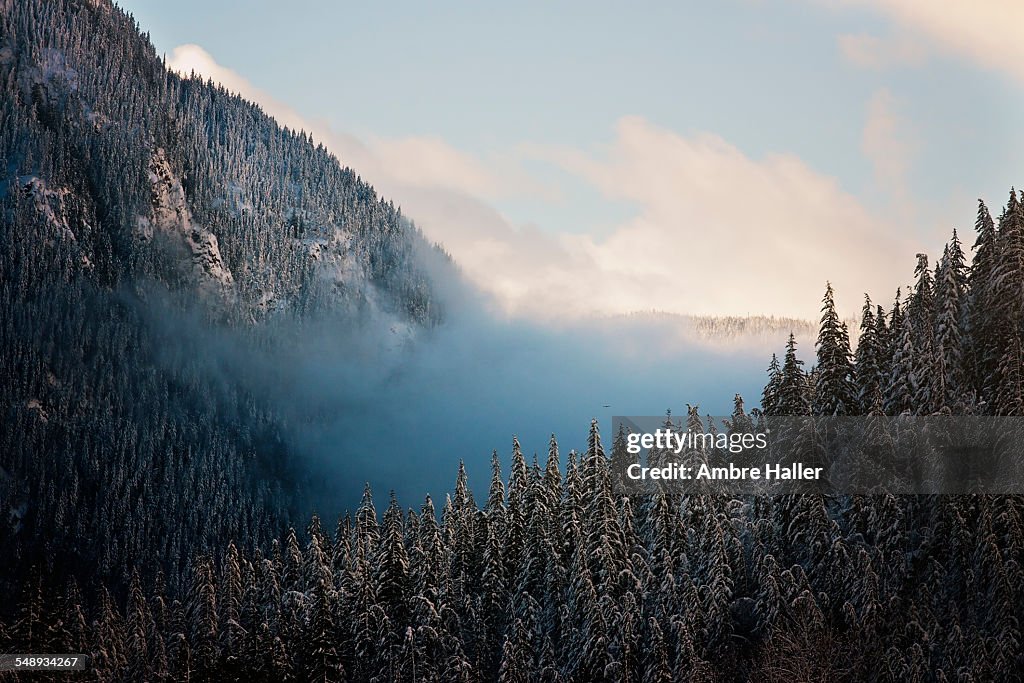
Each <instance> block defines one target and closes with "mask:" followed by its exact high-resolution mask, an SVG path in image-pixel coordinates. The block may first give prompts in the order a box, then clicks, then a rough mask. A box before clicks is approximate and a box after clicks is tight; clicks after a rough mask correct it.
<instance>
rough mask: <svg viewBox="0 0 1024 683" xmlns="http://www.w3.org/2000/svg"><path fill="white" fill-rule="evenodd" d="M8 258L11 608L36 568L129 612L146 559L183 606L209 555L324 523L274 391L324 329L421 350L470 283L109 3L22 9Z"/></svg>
mask: <svg viewBox="0 0 1024 683" xmlns="http://www.w3.org/2000/svg"><path fill="white" fill-rule="evenodd" d="M0 243H2V245H3V247H2V248H0V349H2V353H0V397H2V403H0V544H2V545H3V547H4V548H5V561H4V564H3V571H0V592H3V593H4V594H10V591H12V590H16V588H15V586H16V585H17V584H20V582H21V581H22V580H23V579H24V577H25V576H26V575H27V574H26V573H27V572H29V571H30V570H31V568H32V567H33V566H38V567H40V569H41V570H42V571H44V572H46V573H47V574H52V575H53V576H54V578H56V577H57V576H63V578H70V576H68V575H74V576H75V577H76V578H77V579H78V580H81V581H86V582H88V581H93V580H99V581H101V582H109V585H110V586H111V587H112V588H113V589H114V590H115V591H116V592H117V593H119V594H120V593H123V591H124V590H125V589H126V588H127V585H128V584H127V577H125V576H123V572H124V569H125V567H127V566H131V565H132V564H133V563H134V562H136V561H138V560H139V559H140V558H148V560H149V561H150V564H148V565H147V566H148V567H150V569H145V568H143V569H142V570H141V571H142V572H143V575H144V576H146V577H147V578H148V579H153V578H154V577H155V574H156V571H157V569H160V570H162V571H163V572H164V573H165V576H166V578H167V582H168V584H169V586H171V587H177V586H178V584H179V581H180V580H181V579H182V577H183V576H184V575H185V573H186V571H187V568H188V565H189V563H190V560H189V559H188V558H189V556H190V555H191V554H192V553H194V552H197V551H209V552H212V551H213V550H214V549H220V548H223V547H224V546H225V545H226V543H227V542H228V541H229V540H231V539H242V538H244V539H247V541H248V542H250V543H252V544H264V545H265V544H266V543H269V542H270V540H271V539H272V538H274V537H277V536H278V535H280V534H281V533H282V532H283V531H284V530H285V529H286V528H287V520H288V519H289V518H290V515H292V514H295V513H296V511H299V510H301V511H302V514H303V515H304V516H305V515H308V513H309V509H310V508H309V507H308V505H307V503H306V502H305V501H306V500H307V499H308V498H309V494H310V484H311V482H310V481H308V479H309V478H308V476H307V475H304V474H303V472H302V470H301V468H298V467H295V466H294V458H292V457H290V456H291V455H292V454H291V450H293V449H292V446H291V435H293V434H294V433H295V432H296V431H298V430H301V429H302V427H303V424H302V420H303V419H307V418H305V417H304V416H298V417H297V416H296V415H295V414H292V413H288V412H286V408H287V406H284V407H283V406H282V405H280V404H278V403H275V402H273V401H272V400H270V398H269V397H268V394H269V392H267V391H266V390H265V387H266V386H269V385H278V386H279V385H280V384H281V383H282V382H281V377H280V374H279V373H277V368H278V366H283V365H285V364H286V362H287V361H288V360H290V358H291V357H290V356H288V355H285V354H284V353H283V351H282V350H283V349H289V350H291V349H296V348H297V347H299V345H300V344H301V343H302V341H303V340H304V339H309V338H310V334H309V332H310V327H311V326H313V325H319V326H320V327H322V328H323V327H325V328H326V329H327V330H335V331H337V332H334V334H336V335H337V336H339V337H340V336H341V331H345V330H361V329H369V328H370V327H371V324H376V325H379V326H387V327H389V328H393V329H395V330H398V332H397V333H396V335H395V336H396V337H398V338H399V339H412V338H415V336H416V334H417V333H418V332H417V331H418V330H424V329H428V328H430V327H431V326H433V325H435V324H436V323H437V322H438V321H439V320H440V319H441V310H440V307H439V305H438V303H437V302H438V299H437V297H435V296H434V294H433V290H432V281H431V278H430V277H429V276H428V274H427V268H428V267H431V268H434V269H435V271H437V272H443V270H444V269H445V268H446V267H449V266H450V264H449V262H448V259H447V256H446V255H445V254H444V253H443V252H441V251H440V250H438V249H436V248H434V247H432V246H430V245H428V244H427V243H426V241H425V240H424V238H423V236H422V235H421V234H420V232H419V231H418V229H417V228H416V227H415V226H414V225H412V223H411V222H409V221H408V220H407V219H405V218H404V217H403V216H402V215H401V213H400V212H399V211H398V210H397V209H396V208H395V207H394V206H392V205H391V204H390V203H388V202H385V201H383V200H381V199H379V198H378V197H377V195H376V194H375V193H374V191H373V189H372V188H371V187H369V186H368V185H366V184H365V183H364V182H362V181H361V180H360V179H359V178H358V176H357V175H356V174H355V173H354V172H353V171H352V170H350V169H347V168H344V167H342V166H341V165H340V164H339V163H338V160H337V159H335V158H334V157H332V156H331V155H330V154H329V153H328V152H327V151H326V150H325V149H324V148H323V147H322V146H318V145H315V144H314V143H313V142H312V140H311V138H310V137H309V136H308V135H306V134H305V133H302V132H298V131H290V130H287V129H283V128H281V127H280V126H278V125H277V124H276V122H274V121H273V120H272V119H271V118H269V117H268V116H266V115H265V114H263V113H262V112H261V111H260V109H259V108H258V107H257V106H255V105H253V104H251V103H249V102H246V101H244V100H242V99H240V98H239V97H236V96H234V95H232V94H230V93H228V92H226V91H225V90H223V89H222V88H220V87H218V86H215V85H214V84H212V83H209V82H204V81H202V80H201V79H198V78H194V77H192V78H182V77H179V76H178V75H175V74H174V73H171V72H169V71H168V70H167V69H166V68H165V65H164V64H163V62H162V60H161V59H160V58H159V57H158V56H157V55H156V54H155V52H154V50H153V48H152V46H151V45H150V43H149V42H148V40H146V39H145V37H144V36H141V35H140V34H139V31H138V27H137V26H136V24H135V23H134V21H132V20H131V18H130V17H128V16H126V15H125V14H124V13H123V12H121V11H120V10H119V9H117V8H115V7H114V6H113V5H111V4H110V3H109V2H107V1H106V0H103V1H101V2H86V1H84V0H82V1H75V0H66V1H65V0H60V1H57V2H52V1H49V0H47V1H42V0H33V1H21V0H19V1H18V2H0ZM353 334H354V333H353ZM321 336H322V335H321ZM374 343H376V342H374ZM395 343H400V341H396V342H395ZM255 369H259V372H256V370H255ZM300 407H301V406H300ZM310 412H312V411H310ZM310 419H312V418H310ZM0 611H4V608H0Z"/></svg>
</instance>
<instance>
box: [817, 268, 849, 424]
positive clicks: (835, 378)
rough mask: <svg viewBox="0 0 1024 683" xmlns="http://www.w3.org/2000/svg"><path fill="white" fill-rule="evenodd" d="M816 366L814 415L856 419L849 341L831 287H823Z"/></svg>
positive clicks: (830, 285) (829, 285)
mask: <svg viewBox="0 0 1024 683" xmlns="http://www.w3.org/2000/svg"><path fill="white" fill-rule="evenodd" d="M817 351H818V364H817V374H816V376H815V386H814V405H813V406H812V407H811V411H812V412H813V413H814V414H815V415H855V414H856V413H857V400H856V388H855V385H854V379H853V372H854V369H853V363H852V362H851V360H850V356H851V354H850V339H849V334H848V333H847V332H846V330H845V327H844V325H843V323H842V322H841V321H840V320H839V315H838V314H837V313H836V306H835V300H834V297H833V292H832V284H831V283H829V284H828V285H826V287H825V296H824V298H823V299H822V306H821V331H820V332H819V333H818V343H817Z"/></svg>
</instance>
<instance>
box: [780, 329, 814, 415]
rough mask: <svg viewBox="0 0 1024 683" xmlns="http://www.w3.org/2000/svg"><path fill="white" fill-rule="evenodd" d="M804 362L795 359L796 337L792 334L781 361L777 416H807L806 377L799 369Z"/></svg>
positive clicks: (809, 407)
mask: <svg viewBox="0 0 1024 683" xmlns="http://www.w3.org/2000/svg"><path fill="white" fill-rule="evenodd" d="M803 364H804V362H803V361H802V360H799V359H798V358H797V357H796V337H795V336H794V335H793V333H792V332H790V334H789V341H787V342H786V355H785V357H784V358H783V361H782V381H781V382H780V384H779V409H778V414H779V415H789V416H797V415H809V414H810V410H811V405H810V400H809V398H808V395H807V394H808V386H807V375H806V374H805V373H804V371H803V369H802V368H801V367H800V366H801V365H803Z"/></svg>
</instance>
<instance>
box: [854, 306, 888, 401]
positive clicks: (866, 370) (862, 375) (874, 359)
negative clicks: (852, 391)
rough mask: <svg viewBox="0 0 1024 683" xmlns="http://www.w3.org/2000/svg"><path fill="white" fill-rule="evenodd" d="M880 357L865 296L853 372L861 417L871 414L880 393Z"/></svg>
mask: <svg viewBox="0 0 1024 683" xmlns="http://www.w3.org/2000/svg"><path fill="white" fill-rule="evenodd" d="M883 324H884V321H883ZM880 356H881V349H880V348H879V339H878V323H877V321H876V320H875V314H874V311H873V310H872V305H871V297H869V296H868V295H867V294H865V295H864V307H863V308H862V309H861V318H860V338H859V339H858V340H857V352H856V372H855V376H856V386H857V403H858V405H859V407H860V413H861V414H862V415H867V414H868V413H869V412H871V407H872V406H873V405H874V404H875V401H876V400H877V399H878V397H879V396H880V395H881V392H882V382H883V377H882V369H881V367H880V363H879V360H880V359H879V357H880Z"/></svg>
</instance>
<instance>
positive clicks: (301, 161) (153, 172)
mask: <svg viewBox="0 0 1024 683" xmlns="http://www.w3.org/2000/svg"><path fill="white" fill-rule="evenodd" d="M0 216H2V220H0V231H2V235H0V240H2V244H3V245H4V246H3V249H2V250H0V350H2V351H0V400H2V403H0V546H2V547H3V548H4V560H3V562H2V564H0V593H2V594H3V595H5V596H10V597H9V599H8V600H5V601H3V603H2V604H0V652H33V653H56V652H80V653H83V654H86V655H88V657H89V664H88V671H87V673H86V674H77V676H79V677H84V678H87V679H88V680H100V681H141V680H147V681H165V680H166V681H172V680H173V681H177V680H197V681H205V680H211V681H212V680H216V681H233V680H252V681H287V680H294V681H382V682H384V681H387V682H390V681H403V682H405V681H408V682H410V683H411V682H413V681H438V682H442V681H445V682H446V681H494V680H497V681H505V682H513V681H516V682H518V681H523V682H525V681H566V682H569V681H574V682H587V683H589V682H600V681H609V682H610V681H636V682H641V681H643V682H647V681H657V682H668V681H731V680H748V679H760V680H765V681H816V680H821V681H831V680H891V681H998V680H1018V679H1019V677H1020V674H1019V672H1020V671H1021V670H1024V647H1022V642H1021V639H1022V635H1021V630H1020V629H1021V619H1022V618H1024V575H1022V569H1021V562H1022V558H1024V529H1022V524H1024V503H1022V499H1021V498H1019V497H1016V496H982V495H973V496H895V495H884V494H880V495H873V496H838V495H836V496H821V495H790V496H777V497H736V498H732V497H727V496H698V495H681V494H673V493H668V492H663V493H659V494H656V495H649V496H633V497H630V496H625V495H621V492H619V491H617V490H616V488H615V487H614V486H613V484H612V472H613V465H612V463H613V462H615V461H616V460H620V459H622V458H625V457H627V456H626V454H625V450H624V449H625V441H624V439H625V435H624V434H622V433H619V434H616V435H615V436H614V437H613V438H612V439H611V442H610V444H609V446H608V448H607V449H606V448H605V445H604V442H603V441H602V437H601V434H600V432H599V428H598V425H597V423H596V422H595V423H592V424H591V425H590V431H589V437H588V440H587V447H586V448H585V449H583V450H582V451H580V452H575V451H570V452H569V453H567V454H564V455H563V454H561V453H560V451H559V448H558V444H557V442H556V440H555V437H554V436H552V438H551V442H550V448H549V451H548V453H547V454H546V457H544V458H541V459H538V457H537V456H533V457H528V456H527V454H525V453H523V451H522V449H521V448H520V446H519V444H518V442H517V441H516V440H515V439H513V441H512V448H511V455H510V458H509V459H508V460H507V461H506V462H507V463H509V467H508V469H507V474H506V472H503V467H502V459H501V458H499V456H498V454H497V453H495V454H494V456H493V460H492V474H493V476H492V480H491V485H490V489H489V492H488V494H487V498H486V500H481V501H477V500H476V499H475V497H474V495H473V492H472V491H471V490H470V488H469V486H468V482H467V474H466V471H465V468H464V467H460V468H459V470H458V471H457V472H454V473H453V475H454V487H453V491H452V493H450V494H449V495H448V496H447V497H446V498H445V500H443V501H440V500H438V501H434V500H432V499H430V498H429V497H428V498H427V499H426V500H424V501H423V502H422V503H419V501H417V505H415V506H414V507H405V505H409V503H410V501H404V505H400V504H399V501H397V500H396V499H395V498H394V496H391V497H390V499H388V500H387V504H386V505H383V506H380V507H382V508H383V512H382V514H379V513H378V507H377V506H378V505H379V500H378V501H377V502H376V503H375V500H374V497H373V494H372V492H371V491H370V490H369V489H367V490H366V492H365V494H364V496H363V500H362V503H361V504H360V505H359V507H358V509H356V510H355V511H354V513H353V514H348V513H343V514H341V515H340V517H338V519H337V520H336V521H335V520H331V521H330V522H329V523H327V522H326V521H324V520H321V519H320V518H319V517H317V516H312V517H311V518H310V517H309V516H308V514H307V512H306V509H305V507H304V504H303V501H304V500H305V499H306V496H307V495H308V493H309V489H310V487H311V486H312V485H313V483H312V482H310V481H309V480H308V475H307V476H305V477H304V475H302V474H301V472H300V471H299V470H298V469H297V468H295V467H294V466H293V465H294V463H293V457H292V456H293V454H292V453H291V452H290V449H291V447H290V442H289V439H288V435H289V433H290V430H293V429H295V425H294V421H295V419H296V418H295V416H294V415H293V414H290V413H285V412H282V408H281V407H280V406H279V405H278V404H275V403H274V402H272V401H269V400H268V399H267V396H266V395H265V393H264V392H261V391H260V390H259V386H257V385H253V384H249V383H246V382H244V381H235V380H233V379H232V378H231V377H230V376H226V373H224V372H223V368H219V367H217V366H214V365H211V363H210V362H209V361H208V360H206V359H205V357H206V355H207V353H206V352H207V351H208V350H209V348H210V345H209V343H208V341H209V338H210V337H211V336H212V337H213V338H214V339H216V340H218V343H220V344H222V345H225V346H230V347H232V348H233V347H236V346H237V347H243V346H244V347H253V348H256V349H259V350H260V352H261V353H264V352H265V353H267V354H270V357H272V358H273V357H274V356H273V353H274V351H275V349H277V348H279V347H283V346H289V345H292V344H294V343H295V342H296V339H298V338H300V337H301V335H302V333H303V331H304V330H306V329H307V326H309V325H314V324H323V321H325V320H328V321H330V324H331V325H337V326H338V327H339V328H347V329H357V330H358V329H363V328H364V327H366V326H368V325H369V324H370V323H371V322H373V321H386V324H387V325H388V326H391V327H395V326H397V327H399V328H401V329H404V330H406V332H405V334H407V335H409V336H411V337H414V336H415V335H416V334H417V333H418V332H417V331H418V330H424V329H429V328H430V327H431V326H433V325H437V324H443V322H442V321H443V311H442V306H441V299H440V298H439V296H438V294H437V291H436V289H437V283H436V282H435V280H434V278H436V277H438V273H441V276H443V273H444V272H446V270H447V269H450V268H452V266H451V264H450V262H449V260H448V259H447V257H446V256H445V254H444V253H443V252H442V251H440V250H439V249H438V248H436V247H433V246H431V245H429V244H427V243H426V241H425V240H424V238H423V237H422V235H421V234H420V233H419V231H418V230H417V229H416V228H415V226H414V225H413V224H412V223H411V222H409V221H408V220H407V219H405V218H404V217H403V216H402V215H401V213H400V212H399V211H398V210H397V209H396V208H395V207H393V206H392V205H391V204H390V203H387V202H384V201H382V200H380V199H379V198H378V197H377V196H376V194H375V193H374V191H373V189H372V188H370V187H369V186H367V185H366V184H365V183H363V182H362V181H361V180H360V179H359V178H358V177H357V176H356V175H355V173H354V172H353V171H351V170H349V169H346V168H344V167H342V166H341V164H339V163H338V161H337V160H336V159H335V158H333V157H332V156H331V155H330V154H329V153H328V152H327V151H326V150H325V149H323V148H322V147H320V146H317V145H316V144H315V143H314V142H313V141H312V140H311V139H310V137H309V136H308V135H306V134H304V133H301V132H295V131H288V130H286V129H282V128H280V127H279V126H277V124H276V123H275V122H274V121H273V120H272V119H270V118H268V117H267V116H265V115H264V114H263V113H262V112H261V111H260V110H259V108H258V107H256V106H255V105H252V104H250V103H247V102H245V101H243V100H241V99H240V98H238V97H236V96H234V95H232V94H230V93H228V92H225V91H224V90H223V89H221V88H219V87H218V86H216V85H214V84H212V83H208V82H204V81H202V80H201V79H198V78H194V77H180V76H177V75H175V74H173V73H170V72H168V71H167V69H166V68H165V65H164V64H163V63H162V61H161V60H160V58H159V57H158V56H157V55H156V54H155V52H154V51H153V49H152V47H151V45H150V44H149V42H148V40H147V39H146V37H145V36H141V35H140V34H139V30H138V27H137V26H136V25H135V23H134V22H133V21H132V20H131V18H130V17H128V16H126V15H125V14H124V13H123V12H121V11H120V10H119V9H117V8H116V7H113V6H112V5H111V4H110V3H109V2H107V1H106V0H45V1H44V0H17V1H14V0H0ZM969 251H970V252H971V258H970V259H968V257H967V256H966V255H965V249H964V247H963V245H962V244H961V242H960V240H959V237H958V235H957V234H956V233H955V232H954V233H953V236H952V238H951V240H950V241H949V243H948V244H947V246H946V247H945V249H944V251H943V253H942V254H941V256H940V257H939V258H938V259H937V260H936V262H935V265H934V267H933V266H932V265H931V263H930V262H929V260H928V258H927V257H926V256H925V255H919V256H918V262H917V266H916V269H915V271H914V279H913V282H912V283H911V285H910V286H909V287H906V288H905V289H903V290H902V291H901V290H897V291H896V297H895V300H894V301H893V302H892V304H891V305H890V306H887V307H883V306H879V305H876V304H875V303H873V302H872V301H871V300H870V299H868V298H865V303H864V307H863V314H862V319H861V321H860V324H859V330H854V331H851V330H850V329H849V325H848V324H847V322H846V321H843V320H842V319H841V317H840V316H839V315H838V314H837V313H836V310H835V304H834V301H833V292H832V289H831V287H830V286H829V287H827V288H826V292H825V296H824V299H823V306H822V317H821V324H820V329H819V334H818V339H817V344H816V348H815V354H814V355H815V358H814V360H813V362H810V363H808V364H807V365H808V369H805V364H804V362H803V360H801V358H800V357H799V354H798V349H797V343H796V339H795V337H792V336H791V337H790V341H789V343H788V345H787V346H786V348H785V349H784V350H782V351H783V353H782V360H781V361H780V360H778V358H775V357H773V358H772V361H771V363H770V365H769V370H768V378H767V382H766V386H765V389H764V392H763V395H762V396H761V401H760V407H759V408H757V409H754V410H750V411H749V413H748V411H747V409H746V407H745V405H744V402H743V399H742V398H741V397H739V396H737V397H736V403H735V411H734V414H733V415H732V417H731V419H730V424H731V425H733V427H734V428H735V429H744V428H745V427H744V425H749V424H751V423H752V421H754V420H757V419H758V418H759V416H760V415H764V416H768V417H771V416H791V415H796V416H800V415H888V416H904V415H905V416H917V415H1005V416H1020V415H1022V414H1024V367H1022V363H1024V352H1022V347H1021V335H1022V333H1024V206H1022V203H1021V199H1020V198H1019V197H1018V195H1017V193H1016V192H1014V191H1011V193H1010V198H1009V201H1008V203H1007V204H1006V206H1005V208H1003V209H1002V212H1001V214H1000V215H999V217H998V219H993V218H992V217H991V216H990V214H989V211H988V209H987V208H986V206H985V205H984V204H983V203H980V204H979V208H978V219H977V223H976V226H975V237H974V244H973V247H972V248H970V250H969ZM730 324H731V323H730ZM852 336H853V337H855V338H856V340H857V341H856V344H852V343H851V337H852ZM168 347H171V348H173V349H175V352H174V354H172V355H173V357H172V358H170V359H168V357H167V355H168V352H167V349H168ZM272 380H273V376H272V377H271V381H272ZM680 426H681V427H682V426H683V425H680ZM509 427H510V429H511V428H514V427H515V425H509ZM581 427H585V425H582V426H581ZM685 427H686V428H688V429H691V430H703V427H704V423H703V421H702V418H701V416H700V413H699V409H698V408H697V407H696V406H694V407H692V408H691V409H690V410H689V413H688V414H687V416H686V418H685ZM292 527H297V528H298V530H296V529H294V528H292ZM32 676H34V677H35V678H37V679H38V680H48V679H52V680H63V678H65V677H67V676H68V674H54V675H52V676H49V678H48V675H47V674H32ZM0 680H15V678H14V674H3V673H0Z"/></svg>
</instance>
